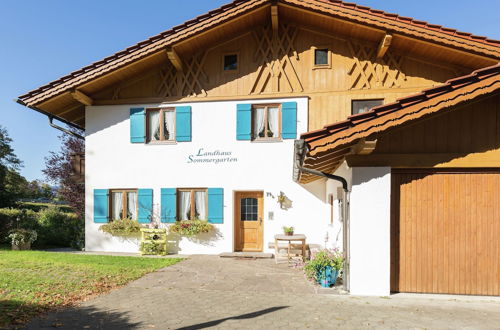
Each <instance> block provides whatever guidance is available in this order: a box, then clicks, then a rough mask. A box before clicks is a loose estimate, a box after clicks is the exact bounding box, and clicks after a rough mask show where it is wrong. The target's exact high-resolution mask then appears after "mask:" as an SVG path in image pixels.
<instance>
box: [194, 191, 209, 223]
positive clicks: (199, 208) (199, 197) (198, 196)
mask: <svg viewBox="0 0 500 330" xmlns="http://www.w3.org/2000/svg"><path fill="white" fill-rule="evenodd" d="M194 201H195V204H194V206H195V208H196V215H197V216H198V219H200V220H206V219H207V211H206V197H205V192H204V191H196V192H195V193H194Z"/></svg>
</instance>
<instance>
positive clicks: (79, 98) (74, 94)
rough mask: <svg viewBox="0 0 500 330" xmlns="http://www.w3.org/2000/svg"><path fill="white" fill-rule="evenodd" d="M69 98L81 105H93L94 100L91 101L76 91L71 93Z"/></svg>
mask: <svg viewBox="0 0 500 330" xmlns="http://www.w3.org/2000/svg"><path fill="white" fill-rule="evenodd" d="M71 96H72V97H73V98H74V99H75V100H77V101H78V102H80V103H81V104H83V105H92V104H93V103H94V100H92V98H91V97H89V96H87V95H85V94H84V93H83V92H81V91H79V90H78V89H75V90H74V91H73V92H71Z"/></svg>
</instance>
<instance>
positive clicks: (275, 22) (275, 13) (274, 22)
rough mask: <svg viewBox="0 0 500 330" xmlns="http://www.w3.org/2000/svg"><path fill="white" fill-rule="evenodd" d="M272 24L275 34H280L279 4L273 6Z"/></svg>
mask: <svg viewBox="0 0 500 330" xmlns="http://www.w3.org/2000/svg"><path fill="white" fill-rule="evenodd" d="M271 24H272V27H273V36H277V35H278V28H279V25H278V5H272V6H271Z"/></svg>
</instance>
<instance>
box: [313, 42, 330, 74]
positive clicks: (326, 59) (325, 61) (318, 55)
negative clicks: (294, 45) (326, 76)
mask: <svg viewBox="0 0 500 330" xmlns="http://www.w3.org/2000/svg"><path fill="white" fill-rule="evenodd" d="M312 51H313V68H314V69H320V68H331V65H332V63H331V58H332V52H331V50H330V49H329V48H328V47H312Z"/></svg>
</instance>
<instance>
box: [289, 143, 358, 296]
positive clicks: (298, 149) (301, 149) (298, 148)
mask: <svg viewBox="0 0 500 330" xmlns="http://www.w3.org/2000/svg"><path fill="white" fill-rule="evenodd" d="M306 149H307V145H306V143H305V141H304V140H295V157H294V175H293V176H294V181H296V182H298V178H299V176H300V173H301V172H306V173H310V174H313V175H317V176H320V177H324V178H327V179H331V180H335V181H338V182H340V183H341V184H342V188H343V190H344V196H345V197H344V198H343V200H344V203H343V205H342V219H343V221H342V233H343V235H342V236H343V249H344V283H343V284H344V290H345V291H347V292H349V290H350V284H349V274H350V269H349V264H350V263H349V260H350V256H351V255H350V242H349V222H350V192H349V185H348V184H347V180H346V179H345V178H343V177H341V176H338V175H334V174H330V173H325V172H321V171H318V170H314V169H312V168H306V167H302V164H304V158H305V155H306Z"/></svg>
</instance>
